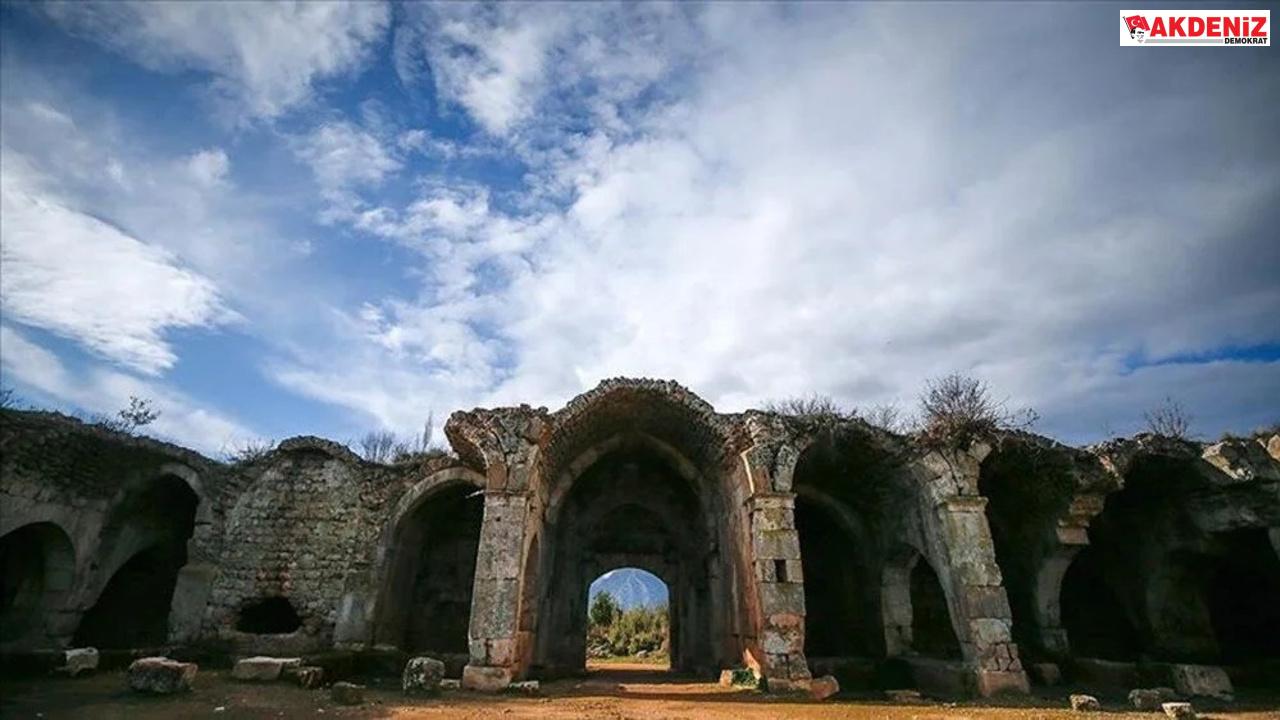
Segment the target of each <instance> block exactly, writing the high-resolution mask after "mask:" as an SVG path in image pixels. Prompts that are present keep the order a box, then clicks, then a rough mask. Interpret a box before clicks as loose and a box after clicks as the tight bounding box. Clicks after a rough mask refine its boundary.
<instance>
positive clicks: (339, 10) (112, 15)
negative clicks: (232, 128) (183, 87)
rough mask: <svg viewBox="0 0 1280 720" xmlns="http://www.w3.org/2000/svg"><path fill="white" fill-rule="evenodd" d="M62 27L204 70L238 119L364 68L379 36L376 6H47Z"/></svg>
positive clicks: (381, 24)
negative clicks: (326, 80)
mask: <svg viewBox="0 0 1280 720" xmlns="http://www.w3.org/2000/svg"><path fill="white" fill-rule="evenodd" d="M42 9H43V10H44V12H47V13H48V14H49V15H50V16H52V17H53V18H55V19H56V20H58V21H59V22H61V23H62V24H63V25H64V26H65V27H67V28H69V29H71V30H73V31H75V32H77V33H79V34H81V35H84V36H86V37H88V38H90V39H92V40H95V41H97V42H100V43H102V44H104V45H106V46H108V47H110V48H112V49H114V50H117V51H119V52H121V53H123V54H125V55H127V56H128V57H130V58H132V59H134V60H135V61H137V62H139V63H141V64H143V65H144V66H146V67H148V68H151V69H154V70H160V71H166V72H180V71H183V70H187V69H195V70H201V71H205V72H208V73H211V74H212V75H213V76H214V80H213V82H212V84H211V89H212V91H213V92H214V93H215V95H216V96H217V97H218V98H220V99H221V100H223V101H225V102H227V103H228V109H229V110H230V111H231V113H232V114H233V116H234V117H235V118H237V119H250V118H267V119H271V118H275V117H277V116H279V115H281V114H283V113H285V112H286V111H288V110H289V109H290V108H293V107H295V106H297V105H300V104H303V103H305V102H307V101H308V100H309V99H310V98H311V96H312V94H313V93H314V92H315V89H316V85H317V84H318V83H319V82H320V81H322V80H325V79H329V78H334V77H337V76H341V75H343V74H346V73H350V72H352V71H355V70H357V69H359V68H360V67H362V66H363V65H364V63H365V62H366V61H367V60H368V59H369V56H370V54H371V51H372V49H373V47H374V46H375V45H376V44H377V43H378V42H379V41H380V40H381V39H382V37H383V36H384V35H385V33H386V30H387V27H388V25H389V23H390V9H389V8H388V6H387V5H386V4H384V3H381V2H373V1H370V2H352V3H338V2H248V1H245V2H232V3H211V2H165V3H156V2H110V3H49V4H46V5H43V6H42Z"/></svg>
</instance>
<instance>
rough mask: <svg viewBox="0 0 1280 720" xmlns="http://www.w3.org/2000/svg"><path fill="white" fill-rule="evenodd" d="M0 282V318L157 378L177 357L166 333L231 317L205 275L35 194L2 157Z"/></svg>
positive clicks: (19, 162)
mask: <svg viewBox="0 0 1280 720" xmlns="http://www.w3.org/2000/svg"><path fill="white" fill-rule="evenodd" d="M4 157H5V164H4V168H3V170H2V171H0V176H2V177H3V183H2V186H3V189H2V191H0V192H2V196H3V201H2V209H0V214H3V216H4V223H3V225H2V226H0V257H2V258H3V261H2V262H3V266H4V283H3V284H2V285H0V297H3V302H4V309H5V316H6V317H7V318H9V319H12V320H16V321H18V322H22V323H26V324H28V325H34V326H38V327H42V328H46V329H48V330H50V331H52V332H54V333H57V334H59V335H62V336H64V337H68V338H71V339H73V340H76V341H78V342H81V343H83V344H84V345H85V346H87V347H88V348H90V349H91V350H93V351H95V352H97V353H99V354H101V355H103V356H105V357H107V358H110V359H112V360H115V361H117V362H120V363H122V364H124V365H127V366H129V367H132V368H135V369H137V370H141V371H143V372H146V373H150V374H157V373H159V372H161V371H163V370H165V369H168V368H169V367H171V366H172V365H173V364H174V362H175V361H176V359H177V358H176V356H175V354H174V352H173V349H172V348H171V347H170V345H169V343H168V342H166V341H165V339H164V333H165V332H166V331H168V330H171V329H175V328H187V327H211V326H214V325H218V324H221V323H225V322H229V321H230V320H232V319H233V318H234V317H235V316H234V313H232V312H231V311H230V310H229V309H228V308H227V307H226V306H225V304H224V303H223V301H222V299H221V298H220V297H219V294H218V291H217V288H216V287H215V286H214V284H213V283H212V282H211V281H210V280H209V279H208V278H206V277H203V276H201V275H200V274H198V273H195V272H192V271H191V270H190V269H187V268H185V267H182V265H181V264H180V263H179V262H178V261H177V260H176V258H174V257H173V256H172V255H171V254H169V253H167V252H165V251H164V250H161V249H159V248H157V247H154V246H151V245H148V244H146V243H144V242H141V241H139V240H138V239H137V238H134V237H131V236H129V235H128V234H126V233H124V232H121V230H120V229H119V228H116V227H114V226H112V225H110V224H108V223H105V222H103V221H101V220H99V219H97V218H95V217H92V216H89V215H86V214H84V213H82V212H79V211H77V210H75V209H73V208H70V207H68V206H66V205H65V204H63V203H62V202H61V201H60V200H59V199H58V198H56V197H55V196H51V195H49V194H46V193H42V192H41V191H40V190H39V189H38V188H37V187H36V186H35V184H34V183H32V182H30V180H29V171H27V170H25V169H24V167H25V166H26V161H25V158H23V157H22V156H21V155H18V154H17V153H12V152H10V153H5V155H4Z"/></svg>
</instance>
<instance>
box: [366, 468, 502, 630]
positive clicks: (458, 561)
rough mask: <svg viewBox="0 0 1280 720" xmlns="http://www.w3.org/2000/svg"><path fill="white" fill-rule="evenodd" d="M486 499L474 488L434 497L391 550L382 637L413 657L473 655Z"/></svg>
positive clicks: (407, 521)
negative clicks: (470, 652) (473, 616)
mask: <svg viewBox="0 0 1280 720" xmlns="http://www.w3.org/2000/svg"><path fill="white" fill-rule="evenodd" d="M483 518H484V498H483V496H482V495H481V493H479V492H477V490H476V488H475V487H474V486H472V485H470V484H465V483H464V484H457V485H453V486H450V487H445V488H441V489H440V490H438V491H436V492H434V493H432V494H430V495H428V496H427V497H426V498H425V499H424V500H423V501H422V502H421V503H420V504H419V505H418V506H417V507H416V508H414V509H413V510H411V511H410V512H409V513H408V514H406V516H405V517H404V519H403V520H402V522H401V526H400V528H399V529H398V530H397V532H396V537H395V540H394V544H393V546H392V549H391V568H392V569H391V575H390V578H389V581H388V584H387V587H386V592H385V593H384V596H383V608H382V610H381V619H380V621H379V630H378V636H379V637H380V638H383V641H384V642H391V643H393V644H396V645H398V646H399V647H400V648H401V649H403V650H405V651H407V652H436V653H442V654H462V653H466V652H467V651H468V639H467V630H468V627H469V625H470V620H471V593H472V586H473V585H474V582H475V570H476V551H477V549H478V548H479V545H480V524H481V521H482V520H483Z"/></svg>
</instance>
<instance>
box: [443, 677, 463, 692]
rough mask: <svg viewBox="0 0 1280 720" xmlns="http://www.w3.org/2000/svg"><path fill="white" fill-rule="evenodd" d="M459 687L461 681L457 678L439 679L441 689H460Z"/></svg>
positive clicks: (460, 686)
mask: <svg viewBox="0 0 1280 720" xmlns="http://www.w3.org/2000/svg"><path fill="white" fill-rule="evenodd" d="M461 688H462V681H461V680H459V679H458V678H444V679H443V680H441V681H440V689H441V690H460V689H461Z"/></svg>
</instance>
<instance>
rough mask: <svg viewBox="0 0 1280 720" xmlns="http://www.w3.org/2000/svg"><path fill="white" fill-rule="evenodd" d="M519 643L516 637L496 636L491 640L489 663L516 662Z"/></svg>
mask: <svg viewBox="0 0 1280 720" xmlns="http://www.w3.org/2000/svg"><path fill="white" fill-rule="evenodd" d="M518 651H519V643H518V642H516V639H515V638H495V639H493V640H490V641H489V646H488V653H487V660H486V662H485V664H487V665H512V664H514V663H515V662H516V655H517V652H518Z"/></svg>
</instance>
